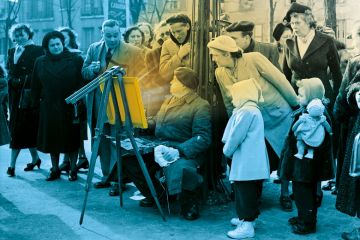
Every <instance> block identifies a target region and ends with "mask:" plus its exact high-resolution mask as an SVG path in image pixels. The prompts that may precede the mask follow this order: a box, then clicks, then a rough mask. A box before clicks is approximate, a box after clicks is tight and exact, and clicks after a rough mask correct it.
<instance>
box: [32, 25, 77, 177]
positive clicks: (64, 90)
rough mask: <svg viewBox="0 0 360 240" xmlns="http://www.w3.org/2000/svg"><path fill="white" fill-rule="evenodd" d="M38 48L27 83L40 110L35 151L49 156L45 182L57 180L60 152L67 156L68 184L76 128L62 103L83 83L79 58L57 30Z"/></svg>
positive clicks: (68, 107)
mask: <svg viewBox="0 0 360 240" xmlns="http://www.w3.org/2000/svg"><path fill="white" fill-rule="evenodd" d="M42 46H43V48H44V50H45V52H46V54H45V56H42V57H40V58H38V59H37V60H36V63H35V67H34V72H33V82H32V84H31V89H32V92H33V95H32V98H33V102H34V104H35V105H39V107H40V119H39V132H38V137H37V148H38V149H39V150H40V151H42V152H44V153H50V157H51V163H52V168H51V170H50V173H49V175H48V177H47V179H46V180H47V181H52V180H55V179H58V178H60V170H59V155H60V153H67V154H69V157H70V173H69V181H75V180H76V179H77V168H76V160H77V155H78V149H79V147H80V125H79V124H78V122H75V121H74V120H75V119H74V115H75V114H74V106H73V105H70V104H66V102H65V98H66V97H68V96H69V95H71V94H72V93H73V92H75V91H76V90H78V89H79V88H80V87H81V86H82V84H83V78H82V76H81V68H82V64H83V59H82V58H81V57H80V56H79V55H78V54H74V53H71V52H69V51H68V50H67V49H66V48H65V47H64V46H65V45H64V36H63V35H62V34H61V32H58V31H52V32H49V33H47V34H46V35H45V36H44V38H43V41H42Z"/></svg>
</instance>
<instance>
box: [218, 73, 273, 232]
mask: <svg viewBox="0 0 360 240" xmlns="http://www.w3.org/2000/svg"><path fill="white" fill-rule="evenodd" d="M229 91H230V94H231V96H232V103H233V105H234V107H235V109H234V110H233V114H232V116H231V117H230V119H229V121H228V123H227V126H226V128H225V132H224V135H223V138H222V141H223V142H224V143H225V145H224V149H223V152H224V154H225V156H227V157H229V158H231V159H232V163H231V169H230V176H229V180H230V181H231V182H232V183H233V187H234V193H235V206H236V212H237V215H238V218H233V219H232V220H231V223H232V224H233V225H236V226H237V227H236V229H235V230H233V231H229V232H228V233H227V235H228V237H230V238H235V239H242V238H248V237H254V236H255V230H254V221H255V219H256V218H257V217H258V216H259V214H260V211H259V208H258V202H259V193H260V192H261V188H262V182H263V179H267V178H269V175H270V167H269V160H268V156H267V152H266V146H265V137H264V120H263V118H262V115H261V112H260V110H259V107H258V103H259V102H262V101H263V98H262V94H261V89H260V87H259V86H258V84H257V83H256V80H255V79H248V80H243V81H239V82H237V83H235V84H233V85H232V86H231V87H230V89H229Z"/></svg>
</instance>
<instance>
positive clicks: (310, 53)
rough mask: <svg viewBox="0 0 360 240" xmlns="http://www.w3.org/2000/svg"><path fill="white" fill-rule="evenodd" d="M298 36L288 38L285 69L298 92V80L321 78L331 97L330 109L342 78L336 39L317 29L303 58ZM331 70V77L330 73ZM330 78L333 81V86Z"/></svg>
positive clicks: (327, 94) (326, 93)
mask: <svg viewBox="0 0 360 240" xmlns="http://www.w3.org/2000/svg"><path fill="white" fill-rule="evenodd" d="M296 39H297V37H296V36H295V37H293V38H291V39H287V40H286V48H285V59H284V65H283V71H284V74H285V75H286V78H287V79H288V80H289V81H291V85H292V86H293V87H294V89H295V91H296V92H297V86H296V81H298V80H301V79H304V78H314V77H316V78H319V79H320V80H321V81H322V83H323V85H324V87H325V96H326V97H327V98H329V99H330V103H331V104H330V109H331V108H332V106H333V104H334V102H335V98H336V96H337V94H338V92H339V87H340V84H341V80H342V74H341V70H340V58H339V55H338V52H337V49H336V46H335V41H334V39H333V38H331V37H330V36H327V35H325V34H322V33H320V32H318V31H315V36H314V39H313V40H312V41H311V43H310V45H309V48H308V49H307V50H306V52H305V55H304V56H303V58H301V56H300V53H299V50H298V44H297V40H296ZM328 69H329V70H330V73H331V77H330V75H329V74H328ZM330 80H332V82H333V86H331V83H330Z"/></svg>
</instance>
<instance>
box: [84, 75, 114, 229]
mask: <svg viewBox="0 0 360 240" xmlns="http://www.w3.org/2000/svg"><path fill="white" fill-rule="evenodd" d="M104 89H105V91H104V93H103V94H102V96H101V102H100V107H99V112H98V118H97V123H96V130H95V131H96V132H95V137H94V138H95V140H94V144H93V147H92V150H91V158H90V166H89V172H88V175H87V179H86V184H85V197H84V202H83V207H82V210H81V216H80V225H81V224H82V223H83V220H84V215H85V208H86V204H87V198H88V194H89V191H90V186H91V184H92V179H93V176H94V170H95V164H96V158H97V156H98V152H99V146H100V142H101V137H102V134H103V128H104V122H105V119H106V105H107V102H108V101H109V92H110V84H108V82H105V86H104Z"/></svg>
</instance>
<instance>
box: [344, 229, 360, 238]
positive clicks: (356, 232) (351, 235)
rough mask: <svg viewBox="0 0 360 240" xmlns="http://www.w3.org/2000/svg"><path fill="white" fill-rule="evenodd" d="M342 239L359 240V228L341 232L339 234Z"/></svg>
mask: <svg viewBox="0 0 360 240" xmlns="http://www.w3.org/2000/svg"><path fill="white" fill-rule="evenodd" d="M341 237H342V239H345V240H359V239H360V228H355V229H354V230H352V231H351V232H349V233H347V232H343V233H342V234H341Z"/></svg>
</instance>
